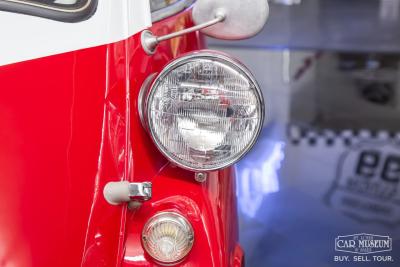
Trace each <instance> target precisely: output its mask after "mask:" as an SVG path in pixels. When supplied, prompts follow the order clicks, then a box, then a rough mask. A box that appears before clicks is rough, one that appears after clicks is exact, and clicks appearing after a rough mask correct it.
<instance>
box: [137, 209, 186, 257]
mask: <svg viewBox="0 0 400 267" xmlns="http://www.w3.org/2000/svg"><path fill="white" fill-rule="evenodd" d="M142 240H143V247H144V249H145V250H146V252H147V253H148V254H149V255H150V256H151V257H152V258H154V259H155V260H156V261H158V262H160V263H165V264H171V263H177V262H179V261H181V260H182V259H183V258H184V257H185V256H186V255H187V254H188V253H189V251H190V250H191V248H192V246H193V241H194V233H193V229H192V226H191V225H190V223H189V222H188V221H187V220H186V218H185V217H183V216H182V215H179V214H177V213H174V212H162V213H158V214H156V215H155V216H154V217H152V218H151V219H150V220H149V221H148V222H147V223H146V225H145V226H144V228H143V232H142Z"/></svg>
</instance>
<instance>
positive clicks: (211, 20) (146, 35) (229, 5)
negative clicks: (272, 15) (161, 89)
mask: <svg viewBox="0 0 400 267" xmlns="http://www.w3.org/2000/svg"><path fill="white" fill-rule="evenodd" d="M268 14H269V7H268V2H267V0H197V1H196V3H195V5H194V7H193V14H192V15H193V20H194V22H195V24H196V25H195V26H193V27H191V28H187V29H184V30H181V31H177V32H173V33H169V34H166V35H162V36H156V35H154V34H153V33H152V32H151V31H148V30H144V31H143V32H142V36H141V43H142V47H143V50H144V51H145V52H146V53H147V54H148V55H151V54H154V52H155V50H156V48H157V46H158V44H159V43H160V42H162V41H166V40H169V39H172V38H175V37H178V36H181V35H184V34H187V33H190V32H194V31H199V30H200V31H201V32H203V33H204V34H207V35H209V36H211V37H215V38H219V39H225V40H240V39H246V38H250V37H252V36H254V35H256V34H257V33H259V32H260V31H261V30H262V28H263V27H264V25H265V23H266V21H267V18H268Z"/></svg>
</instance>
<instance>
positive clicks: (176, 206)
mask: <svg viewBox="0 0 400 267" xmlns="http://www.w3.org/2000/svg"><path fill="white" fill-rule="evenodd" d="M192 25H193V22H192V20H191V12H190V9H189V10H185V11H182V12H180V13H178V14H176V15H174V16H171V17H169V18H166V19H164V20H161V21H159V22H157V23H155V24H154V25H153V26H152V28H151V31H152V32H153V33H155V34H157V35H160V34H165V33H170V32H173V31H176V30H180V29H183V28H187V27H190V26H192ZM49 38H51V37H49ZM26 45H28V46H29V40H28V41H27V43H26ZM203 48H205V42H204V38H203V36H202V35H201V34H199V33H191V34H188V35H184V36H181V37H178V38H174V39H172V40H169V41H167V42H163V43H162V44H160V45H159V47H158V48H157V51H156V53H155V54H154V55H147V54H146V53H145V52H144V51H143V49H142V47H141V44H140V33H137V34H135V35H134V36H132V37H130V38H128V39H125V40H122V41H119V42H116V43H110V44H106V45H101V46H97V47H91V48H87V49H81V50H77V51H72V52H67V53H63V54H57V55H52V56H47V57H43V58H38V59H33V60H29V61H24V62H19V63H14V64H9V65H5V66H1V67H0V84H1V86H0V127H1V128H0V198H1V201H0V237H1V238H0V266H19V267H27V266H40V267H46V266H57V267H62V266H68V267H71V266H85V267H99V266H107V267H108V266H126V267H128V266H157V264H156V263H155V262H154V261H153V260H152V258H151V257H150V256H148V255H147V254H146V252H145V251H144V250H143V247H142V244H141V238H140V235H141V231H142V228H143V225H144V224H145V222H146V221H147V220H148V219H149V218H150V217H151V216H152V215H154V214H155V213H157V212H159V211H175V212H178V213H180V214H182V215H184V216H185V217H186V218H187V219H188V220H189V221H190V222H191V224H192V226H193V229H194V233H195V242H194V246H193V248H192V250H191V252H190V253H189V255H188V256H187V257H186V258H185V259H184V261H182V262H181V263H180V264H178V265H179V266H207V267H208V266H210V267H212V266H241V265H242V263H243V252H242V250H241V248H240V246H239V245H238V225H237V212H236V196H235V193H236V190H235V177H234V170H233V168H232V167H229V168H226V169H223V170H219V171H213V172H210V173H209V174H208V179H207V181H206V182H204V183H199V182H196V181H195V179H194V173H193V172H190V171H186V170H183V169H181V168H178V167H175V166H173V165H172V164H171V163H169V161H167V159H166V158H165V157H163V156H162V155H161V154H160V152H159V151H158V150H157V148H156V147H155V145H154V144H153V142H152V140H151V139H150V137H149V135H148V133H147V132H146V131H145V130H144V128H143V127H142V125H141V123H140V119H139V114H138V103H137V99H138V93H139V90H140V88H141V86H142V83H143V81H144V80H145V79H146V78H147V77H148V76H149V75H151V74H152V73H157V72H160V71H161V69H162V68H163V67H164V66H165V65H166V64H167V63H168V62H169V61H170V60H172V59H174V58H176V57H178V56H179V55H181V54H183V53H187V52H190V51H193V50H199V49H203ZM123 180H127V181H130V182H141V181H150V182H152V184H153V198H152V199H151V200H149V201H146V202H144V203H143V205H142V207H140V208H139V209H137V210H129V209H128V208H127V205H126V204H124V205H119V206H112V205H110V204H108V203H107V202H106V201H105V199H104V197H103V193H102V192H103V188H104V186H105V184H106V183H108V182H110V181H123Z"/></svg>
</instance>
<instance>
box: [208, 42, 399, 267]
mask: <svg viewBox="0 0 400 267" xmlns="http://www.w3.org/2000/svg"><path fill="white" fill-rule="evenodd" d="M211 48H215V49H220V50H224V51H225V52H227V53H229V54H231V55H233V56H235V57H237V58H238V59H240V60H241V61H243V62H244V63H245V64H246V65H247V66H248V67H249V68H250V70H251V71H252V72H253V73H254V75H255V76H256V77H257V79H258V81H259V83H260V86H261V88H262V91H263V93H264V97H265V100H266V110H267V119H266V120H265V124H264V125H265V127H264V130H263V132H262V134H261V137H260V140H259V141H258V143H257V144H256V146H255V148H254V149H253V150H252V151H251V152H250V153H249V154H248V155H247V156H246V157H245V158H244V159H243V160H241V161H240V162H239V163H238V164H237V174H238V175H237V184H238V189H237V195H238V199H239V201H238V211H239V217H240V218H239V219H240V242H241V244H242V246H243V248H244V250H245V253H246V264H247V266H257V267H258V266H272V267H292V266H296V267H302V266H304V267H328V266H329V267H331V266H343V265H344V266H356V267H358V266H371V267H372V266H374V267H376V266H400V263H399V261H400V256H399V255H400V191H399V183H400V124H399V123H398V118H399V116H400V99H399V97H400V96H399V93H398V92H399V89H400V64H398V63H399V62H397V63H396V62H395V64H392V63H393V62H392V60H393V59H395V61H396V60H397V58H398V56H397V55H390V56H386V55H380V54H378V55H377V54H374V56H371V54H369V53H367V54H362V55H361V56H360V55H359V54H353V53H338V52H333V51H327V50H318V51H316V50H270V49H251V48H246V47H231V46H226V47H223V46H212V47H211ZM363 233H365V234H371V235H375V236H374V237H372V238H374V239H377V238H378V239H379V238H383V239H385V240H391V242H392V244H391V245H390V249H391V251H385V252H379V251H375V252H376V253H371V254H355V253H351V252H343V251H336V249H340V248H337V247H336V244H337V243H336V240H337V238H339V239H343V238H345V239H346V237H340V236H347V235H354V234H363ZM377 236H380V237H377ZM367 238H371V237H367ZM373 256H376V258H373ZM346 257H348V258H346ZM374 259H375V261H373V260H374ZM368 260H369V261H368Z"/></svg>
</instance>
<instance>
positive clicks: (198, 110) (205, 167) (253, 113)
mask: <svg viewBox="0 0 400 267" xmlns="http://www.w3.org/2000/svg"><path fill="white" fill-rule="evenodd" d="M139 109H140V110H139V113H140V114H141V118H142V122H143V124H144V125H145V127H146V128H147V129H148V131H149V133H150V135H151V137H152V139H153V141H154V143H155V144H156V146H157V147H158V149H159V150H160V151H161V153H163V154H164V155H165V156H166V157H167V158H168V159H169V160H170V161H171V162H173V163H175V164H176V165H178V166H180V167H182V168H185V169H188V170H192V171H211V170H217V169H221V168H224V167H227V166H229V165H232V164H234V163H235V162H237V161H238V160H239V159H240V158H241V157H243V156H244V155H245V154H246V153H247V152H248V151H249V150H250V149H251V147H252V146H253V145H254V143H255V142H256V140H257V137H258V135H259V133H260V131H261V129H262V124H263V121H264V101H263V97H262V94H261V90H260V88H259V86H258V84H257V82H256V80H255V78H254V77H253V75H252V74H251V73H250V71H249V70H248V69H247V68H246V67H245V66H244V65H243V64H241V63H239V62H238V61H236V60H234V59H232V58H231V57H229V56H227V55H225V54H222V53H220V52H214V51H209V50H204V51H197V52H194V53H191V54H187V55H184V56H182V57H180V58H178V59H175V60H173V61H172V62H171V63H169V64H168V65H167V66H166V67H165V68H164V69H163V71H162V72H161V73H159V74H158V75H157V76H156V77H155V78H154V79H153V80H152V81H150V82H148V83H147V86H146V83H145V85H144V86H143V88H142V92H141V99H139Z"/></svg>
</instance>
